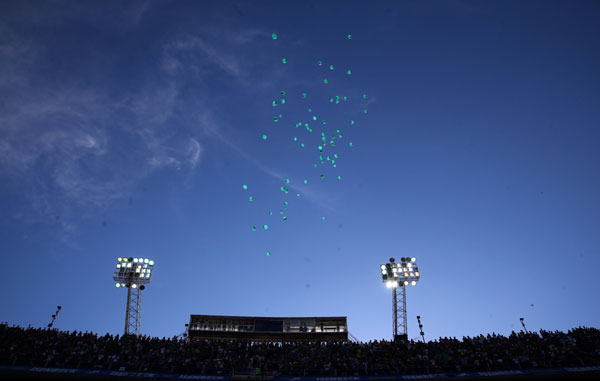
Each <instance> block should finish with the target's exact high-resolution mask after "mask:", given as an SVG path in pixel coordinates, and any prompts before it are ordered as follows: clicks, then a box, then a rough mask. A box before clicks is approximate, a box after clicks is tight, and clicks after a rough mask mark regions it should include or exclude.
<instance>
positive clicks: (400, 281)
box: [380, 257, 421, 340]
mask: <svg viewBox="0 0 600 381" xmlns="http://www.w3.org/2000/svg"><path fill="white" fill-rule="evenodd" d="M380 269H381V279H382V281H383V282H384V283H385V285H386V286H387V287H388V288H391V289H392V290H393V294H392V314H393V319H394V340H399V339H403V340H407V339H408V330H407V328H406V326H407V324H406V286H408V285H411V286H415V285H416V284H417V282H418V281H419V279H420V278H421V274H420V273H419V267H417V259H416V258H409V257H402V258H400V263H396V260H395V259H394V258H390V263H386V264H383V265H381V266H380Z"/></svg>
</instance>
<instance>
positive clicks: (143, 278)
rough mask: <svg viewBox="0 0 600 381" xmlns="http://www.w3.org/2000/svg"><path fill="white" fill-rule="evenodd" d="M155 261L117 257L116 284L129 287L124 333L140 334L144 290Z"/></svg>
mask: <svg viewBox="0 0 600 381" xmlns="http://www.w3.org/2000/svg"><path fill="white" fill-rule="evenodd" d="M153 269H154V261H151V260H149V259H147V258H121V257H119V258H117V269H116V270H115V273H114V276H113V279H114V280H115V282H117V283H116V284H115V286H116V287H117V288H119V287H127V305H126V307H125V332H124V335H136V336H138V335H140V323H141V319H142V290H143V289H144V288H145V287H146V286H145V285H146V284H148V283H150V277H151V276H152V271H153Z"/></svg>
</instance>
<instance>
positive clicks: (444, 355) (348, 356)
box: [0, 324, 600, 376]
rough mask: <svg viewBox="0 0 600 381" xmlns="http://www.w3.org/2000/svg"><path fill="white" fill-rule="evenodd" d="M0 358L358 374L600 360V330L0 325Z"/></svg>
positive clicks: (73, 364)
mask: <svg viewBox="0 0 600 381" xmlns="http://www.w3.org/2000/svg"><path fill="white" fill-rule="evenodd" d="M0 364H2V365H31V366H44V367H61V368H86V369H104V370H126V371H135V372H172V373H195V374H206V375H230V374H232V373H233V372H243V371H252V372H256V373H259V372H263V373H265V372H266V373H272V374H276V375H289V376H303V375H306V376H311V375H323V376H360V375H391V374H414V373H449V372H468V371H497V370H513V369H528V368H552V367H566V366H590V365H600V330H598V329H596V328H585V327H580V328H575V329H572V330H570V331H568V332H567V333H564V332H559V331H555V332H549V331H543V330H542V331H540V332H539V333H536V332H530V333H525V332H519V333H515V332H512V333H511V334H510V335H509V336H508V337H506V336H502V335H497V334H491V335H489V334H488V335H479V336H476V337H463V338H462V340H458V339H456V338H440V339H438V340H434V341H429V342H427V343H424V342H421V341H413V340H410V341H408V342H400V343H398V342H391V341H385V340H382V341H369V342H363V343H354V342H344V343H250V342H239V341H205V340H203V341H188V340H186V339H183V338H178V337H174V338H170V339H167V338H162V339H159V338H152V337H147V336H139V337H135V336H119V335H116V336H112V335H109V334H107V335H104V336H99V335H97V334H94V333H89V332H85V333H84V332H77V331H75V332H65V331H59V330H56V329H40V328H32V327H29V328H22V327H18V326H12V327H11V326H9V325H8V324H0Z"/></svg>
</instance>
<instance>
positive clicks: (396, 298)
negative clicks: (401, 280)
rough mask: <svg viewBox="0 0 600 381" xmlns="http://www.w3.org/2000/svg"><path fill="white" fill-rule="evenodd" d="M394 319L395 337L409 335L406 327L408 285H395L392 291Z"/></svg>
mask: <svg viewBox="0 0 600 381" xmlns="http://www.w3.org/2000/svg"><path fill="white" fill-rule="evenodd" d="M392 311H393V312H392V314H393V316H392V319H393V324H394V337H398V335H404V336H407V335H408V330H407V329H406V327H407V323H406V286H404V285H401V286H398V287H394V290H393V293H392Z"/></svg>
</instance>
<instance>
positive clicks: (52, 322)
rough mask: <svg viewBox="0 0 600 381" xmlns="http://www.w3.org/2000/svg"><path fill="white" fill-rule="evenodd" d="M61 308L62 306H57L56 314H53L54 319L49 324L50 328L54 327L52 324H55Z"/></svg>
mask: <svg viewBox="0 0 600 381" xmlns="http://www.w3.org/2000/svg"><path fill="white" fill-rule="evenodd" d="M61 308H62V307H61V306H56V312H55V313H54V315H52V321H51V322H50V323H49V324H48V328H52V326H54V321H55V320H56V318H57V317H58V313H59V312H60V310H61Z"/></svg>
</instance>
